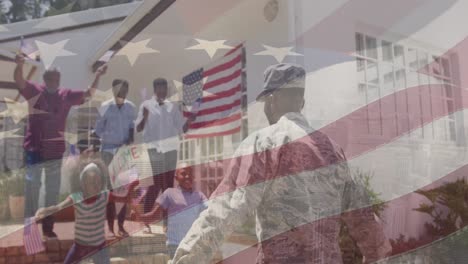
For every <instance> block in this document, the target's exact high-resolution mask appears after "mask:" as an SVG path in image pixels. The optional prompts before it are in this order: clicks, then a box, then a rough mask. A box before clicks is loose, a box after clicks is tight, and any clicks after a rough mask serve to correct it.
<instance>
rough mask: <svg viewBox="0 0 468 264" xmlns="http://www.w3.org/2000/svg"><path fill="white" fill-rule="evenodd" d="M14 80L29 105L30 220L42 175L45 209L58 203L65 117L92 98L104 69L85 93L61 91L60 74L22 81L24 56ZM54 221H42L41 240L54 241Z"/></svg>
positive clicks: (53, 72) (27, 203)
mask: <svg viewBox="0 0 468 264" xmlns="http://www.w3.org/2000/svg"><path fill="white" fill-rule="evenodd" d="M15 61H16V68H15V71H14V75H13V78H14V80H15V84H16V88H17V89H18V92H19V93H20V94H21V96H23V97H24V98H25V99H26V101H27V102H28V105H29V116H28V121H27V127H26V131H25V136H24V145H23V147H24V151H25V162H26V168H27V171H26V181H25V211H24V215H25V217H31V216H33V215H34V213H35V212H36V210H37V207H38V201H39V190H40V187H41V184H42V182H41V178H42V171H44V174H45V205H46V206H50V205H52V204H56V203H57V199H58V195H59V191H60V181H61V175H60V170H61V167H62V158H63V153H64V152H65V138H64V134H63V133H64V132H65V127H66V121H67V117H68V113H69V112H70V109H71V107H72V106H75V105H81V104H83V103H84V102H85V101H86V100H87V99H89V98H90V97H92V96H93V95H94V93H95V91H96V89H97V86H98V83H99V79H100V77H101V76H102V75H103V74H105V72H106V69H107V66H105V65H104V66H102V67H101V68H99V69H98V70H97V72H96V77H95V79H94V82H93V83H92V84H91V86H90V88H89V89H87V90H75V89H64V88H61V87H60V76H61V75H60V71H59V70H58V69H57V68H50V69H47V70H46V71H45V73H44V75H43V79H44V84H37V83H33V82H30V81H27V80H25V78H24V76H23V65H24V61H25V59H24V56H22V55H17V56H16V58H15ZM53 227H54V219H53V217H52V216H49V217H47V218H45V219H43V221H42V233H43V236H44V239H49V238H56V237H57V235H56V234H55V233H54V231H53Z"/></svg>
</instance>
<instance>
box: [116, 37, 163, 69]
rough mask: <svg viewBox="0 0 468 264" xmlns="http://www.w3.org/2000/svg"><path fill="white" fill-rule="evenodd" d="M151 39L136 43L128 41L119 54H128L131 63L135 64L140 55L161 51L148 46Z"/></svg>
mask: <svg viewBox="0 0 468 264" xmlns="http://www.w3.org/2000/svg"><path fill="white" fill-rule="evenodd" d="M150 41H151V39H146V40H142V41H138V42H135V43H133V42H127V44H126V45H125V47H124V48H123V49H121V50H120V51H119V53H118V54H117V55H119V56H126V57H127V59H128V61H129V62H130V65H131V66H133V65H134V64H135V62H136V61H137V60H138V57H139V56H140V55H142V54H150V53H160V52H159V50H155V49H152V48H149V47H147V45H148V43H149V42H150Z"/></svg>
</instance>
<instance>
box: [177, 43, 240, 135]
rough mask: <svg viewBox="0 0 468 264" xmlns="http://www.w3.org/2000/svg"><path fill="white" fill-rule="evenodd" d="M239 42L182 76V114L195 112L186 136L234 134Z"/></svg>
mask: <svg viewBox="0 0 468 264" xmlns="http://www.w3.org/2000/svg"><path fill="white" fill-rule="evenodd" d="M243 53H244V50H243V45H239V46H237V47H236V48H235V49H233V50H231V51H230V52H228V53H227V54H226V55H225V56H224V57H222V58H220V59H218V60H216V61H214V62H213V63H211V64H210V65H208V66H206V67H203V68H200V69H198V70H195V71H193V72H192V73H190V74H188V75H186V76H185V77H184V78H182V81H183V85H184V86H183V100H184V105H186V106H191V109H190V112H189V111H187V110H186V111H184V116H185V117H189V116H191V115H195V116H196V120H195V121H194V122H193V123H191V124H190V127H189V131H187V133H186V134H185V137H186V138H206V137H214V136H224V135H231V134H235V133H237V132H239V131H240V128H241V117H242V113H241V111H242V110H241V96H242V78H243V77H242V68H243V61H242V57H243Z"/></svg>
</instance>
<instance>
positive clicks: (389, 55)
mask: <svg viewBox="0 0 468 264" xmlns="http://www.w3.org/2000/svg"><path fill="white" fill-rule="evenodd" d="M382 56H383V60H384V61H389V62H390V61H392V60H393V52H392V43H391V42H388V41H382Z"/></svg>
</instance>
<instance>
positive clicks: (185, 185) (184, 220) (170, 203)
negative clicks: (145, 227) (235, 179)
mask: <svg viewBox="0 0 468 264" xmlns="http://www.w3.org/2000/svg"><path fill="white" fill-rule="evenodd" d="M178 167H179V168H178V169H177V170H176V177H175V178H176V181H177V183H178V186H177V187H175V188H168V189H166V190H165V191H164V192H163V194H161V195H160V196H159V197H158V198H157V199H156V203H155V206H154V207H153V209H152V210H151V211H150V212H148V213H145V214H142V215H140V214H138V210H136V209H135V212H136V218H137V220H139V221H141V222H144V223H145V224H149V223H151V222H154V221H156V220H159V219H158V218H159V217H160V215H161V213H162V210H165V211H167V215H168V219H167V240H166V246H167V251H168V254H169V256H170V257H171V258H173V257H174V254H175V251H176V249H177V247H178V246H179V243H180V241H182V239H183V238H184V236H185V234H187V231H188V230H189V229H190V227H191V226H192V224H193V222H195V220H196V219H197V218H198V216H199V215H200V213H201V212H202V211H203V210H205V208H206V205H205V202H206V200H207V199H206V196H205V195H204V194H203V193H202V192H200V191H196V190H194V189H193V173H192V168H191V167H189V166H187V164H184V163H183V164H181V165H179V166H178Z"/></svg>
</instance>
